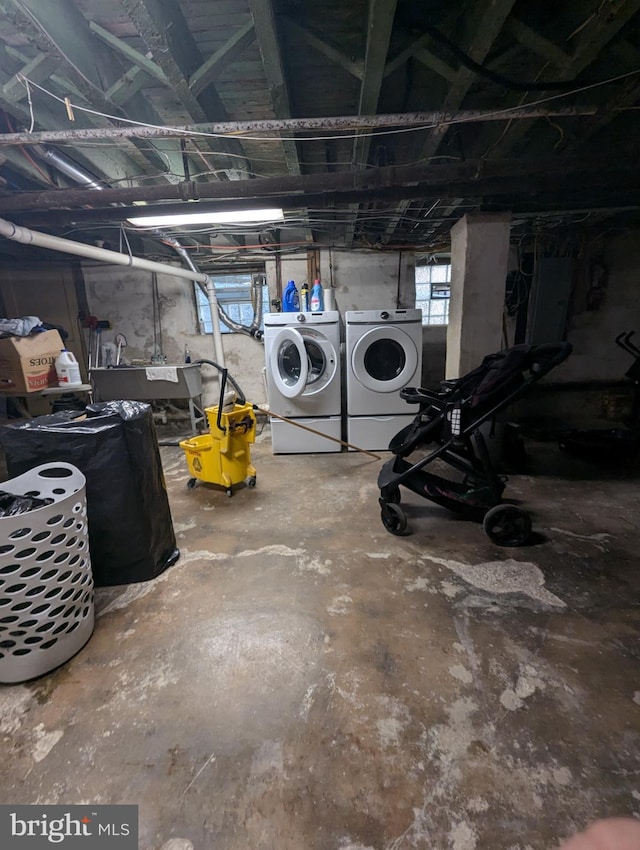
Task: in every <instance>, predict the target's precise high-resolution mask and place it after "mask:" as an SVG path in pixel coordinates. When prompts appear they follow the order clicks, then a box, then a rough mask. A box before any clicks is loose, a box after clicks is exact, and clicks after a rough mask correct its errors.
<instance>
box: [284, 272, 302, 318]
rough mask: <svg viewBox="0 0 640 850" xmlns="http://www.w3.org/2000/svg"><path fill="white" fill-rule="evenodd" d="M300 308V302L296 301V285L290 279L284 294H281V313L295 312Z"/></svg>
mask: <svg viewBox="0 0 640 850" xmlns="http://www.w3.org/2000/svg"><path fill="white" fill-rule="evenodd" d="M299 309H300V303H299V301H298V289H297V287H296V284H295V281H293V280H290V281H289V282H288V283H287V288H286V289H285V291H284V295H283V296H282V312H283V313H295V312H297V311H298V310H299Z"/></svg>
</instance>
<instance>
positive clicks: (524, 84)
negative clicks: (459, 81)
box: [423, 24, 613, 92]
mask: <svg viewBox="0 0 640 850" xmlns="http://www.w3.org/2000/svg"><path fill="white" fill-rule="evenodd" d="M423 26H424V30H425V32H427V33H428V34H429V35H430V36H431V37H432V38H433V39H434V41H437V42H439V43H440V44H442V46H443V47H446V48H447V50H448V51H449V52H450V53H452V54H453V55H454V56H455V57H456V58H457V59H458V61H459V62H460V64H461V65H464V66H465V67H466V68H468V69H469V70H470V71H473V72H474V74H478V75H479V76H482V77H486V78H487V79H488V80H491V81H492V82H494V83H497V84H498V85H500V86H503V87H504V88H507V89H512V90H513V91H522V92H528V91H571V90H572V88H573V87H575V84H576V81H575V80H544V81H542V80H538V79H537V78H536V79H535V80H512V79H510V78H509V77H505V76H503V75H502V74H499V73H498V72H497V71H492V70H491V68H487V67H486V66H485V65H481V64H480V63H479V62H476V61H475V59H472V58H471V56H469V55H468V54H467V53H465V52H464V50H461V48H459V47H458V45H457V44H455V42H453V41H451V39H449V38H448V37H447V36H446V35H445V34H444V33H443V32H441V31H440V30H439V29H438V28H437V27H434V26H431V24H424V25H423ZM581 82H582V83H583V84H584V85H588V86H606V85H609V83H611V82H613V80H582V81H581Z"/></svg>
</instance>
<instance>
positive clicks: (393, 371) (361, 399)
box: [345, 309, 422, 449]
mask: <svg viewBox="0 0 640 850" xmlns="http://www.w3.org/2000/svg"><path fill="white" fill-rule="evenodd" d="M345 328H346V348H345V373H346V385H347V441H348V442H349V443H353V445H355V446H358V447H360V448H362V449H387V448H389V442H390V440H391V438H392V437H393V436H394V435H395V434H396V433H397V432H398V431H399V430H400V429H401V428H403V427H404V426H405V425H408V424H409V423H410V422H412V420H413V418H414V417H415V415H416V413H417V412H418V409H419V406H418V405H417V404H407V402H406V401H404V399H402V398H400V390H401V389H402V388H403V387H411V386H414V387H416V386H417V387H419V386H420V385H421V379H422V310H415V309H410V310H348V311H347V312H346V313H345Z"/></svg>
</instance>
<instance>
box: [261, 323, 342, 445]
mask: <svg viewBox="0 0 640 850" xmlns="http://www.w3.org/2000/svg"><path fill="white" fill-rule="evenodd" d="M264 349H265V362H266V375H267V394H268V398H269V409H270V411H271V412H272V413H273V414H279V415H280V416H286V417H287V419H292V420H294V421H295V422H296V423H299V424H300V425H303V426H306V428H311V429H312V430H313V431H317V432H320V433H312V431H308V430H305V429H303V428H300V427H297V425H293V424H291V423H289V422H283V421H282V420H280V419H278V418H277V417H276V416H272V417H271V445H272V449H273V452H274V454H285V453H287V454H296V453H297V454H303V453H310V452H339V451H341V448H342V447H341V445H340V443H339V442H335V441H336V440H338V441H339V440H340V439H341V438H342V425H341V421H342V392H341V368H340V313H339V312H338V311H337V310H325V311H323V312H320V313H267V314H266V315H265V317H264ZM328 437H332V438H333V439H327V438H328Z"/></svg>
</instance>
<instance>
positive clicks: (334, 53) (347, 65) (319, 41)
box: [284, 18, 364, 80]
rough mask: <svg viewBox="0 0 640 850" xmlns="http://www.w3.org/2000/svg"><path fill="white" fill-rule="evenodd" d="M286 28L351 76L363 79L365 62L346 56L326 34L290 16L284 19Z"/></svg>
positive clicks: (296, 37) (294, 37)
mask: <svg viewBox="0 0 640 850" xmlns="http://www.w3.org/2000/svg"><path fill="white" fill-rule="evenodd" d="M284 25H285V27H286V29H288V30H289V32H290V34H291V37H292V38H293V39H297V40H298V41H304V42H305V43H306V44H308V45H309V46H310V47H313V48H314V49H315V50H317V51H318V53H322V55H323V56H325V57H326V58H327V59H329V60H330V61H331V62H333V63H334V64H336V65H339V66H340V67H341V68H342V69H343V70H345V71H346V72H347V73H349V74H351V76H353V77H356V78H357V79H358V80H361V79H362V78H363V76H364V62H361V61H354V60H353V59H350V58H349V57H348V56H346V55H345V54H344V53H343V52H342V51H341V50H340V49H339V48H338V47H336V46H335V45H333V44H331V43H330V42H328V41H327V40H326V38H325V37H324V36H322V37H321V36H320V35H319V34H318V33H316V32H314V31H313V30H311V29H309V28H308V27H302V26H300V24H298V23H296V22H295V21H292V20H291V19H290V18H286V19H285V20H284Z"/></svg>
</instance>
